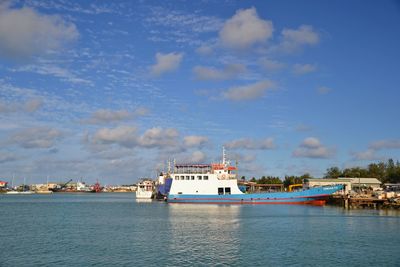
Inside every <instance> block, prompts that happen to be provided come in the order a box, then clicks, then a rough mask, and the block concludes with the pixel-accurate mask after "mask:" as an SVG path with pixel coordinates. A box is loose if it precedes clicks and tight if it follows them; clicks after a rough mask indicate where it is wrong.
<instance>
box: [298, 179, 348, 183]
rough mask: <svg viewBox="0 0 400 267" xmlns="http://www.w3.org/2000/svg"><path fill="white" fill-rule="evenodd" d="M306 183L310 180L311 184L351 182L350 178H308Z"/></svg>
mask: <svg viewBox="0 0 400 267" xmlns="http://www.w3.org/2000/svg"><path fill="white" fill-rule="evenodd" d="M305 180H306V181H307V180H308V181H309V182H327V183H329V182H331V183H340V182H348V183H350V182H351V179H350V178H341V179H335V178H328V179H325V178H306V179H305Z"/></svg>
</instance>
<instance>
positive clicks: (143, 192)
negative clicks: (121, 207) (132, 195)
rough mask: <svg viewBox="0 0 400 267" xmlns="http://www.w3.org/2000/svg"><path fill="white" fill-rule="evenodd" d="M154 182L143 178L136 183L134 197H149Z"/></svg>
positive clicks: (151, 193) (152, 190)
mask: <svg viewBox="0 0 400 267" xmlns="http://www.w3.org/2000/svg"><path fill="white" fill-rule="evenodd" d="M154 188H155V187H154V182H153V181H152V180H150V179H143V180H142V181H140V182H139V183H138V184H137V190H136V198H137V199H151V198H152V197H153V193H154Z"/></svg>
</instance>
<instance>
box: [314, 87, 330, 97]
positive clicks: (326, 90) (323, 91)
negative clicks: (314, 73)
mask: <svg viewBox="0 0 400 267" xmlns="http://www.w3.org/2000/svg"><path fill="white" fill-rule="evenodd" d="M330 91H332V89H331V88H329V87H326V86H321V87H318V88H317V92H318V94H320V95H326V94H328V93H329V92H330Z"/></svg>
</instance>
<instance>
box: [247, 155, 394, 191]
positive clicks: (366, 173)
mask: <svg viewBox="0 0 400 267" xmlns="http://www.w3.org/2000/svg"><path fill="white" fill-rule="evenodd" d="M339 177H352V178H359V177H360V178H377V179H378V180H379V181H381V182H382V183H400V162H399V161H396V163H395V162H394V160H393V159H389V160H388V161H387V162H383V161H382V162H379V163H371V164H369V165H368V166H367V167H351V168H344V169H340V168H339V167H330V168H328V169H327V170H326V173H325V175H324V177H323V178H324V179H328V178H339ZM307 178H314V177H312V176H311V175H310V174H309V173H305V174H303V175H301V176H295V175H286V176H285V178H284V179H283V180H281V178H279V177H276V176H262V177H261V178H258V179H257V178H255V177H252V178H251V179H250V180H249V181H250V182H255V183H257V184H283V185H284V186H285V187H288V186H289V185H291V184H301V183H303V180H304V179H307ZM241 179H242V180H246V177H244V176H242V178H241Z"/></svg>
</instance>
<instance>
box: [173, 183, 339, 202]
mask: <svg viewBox="0 0 400 267" xmlns="http://www.w3.org/2000/svg"><path fill="white" fill-rule="evenodd" d="M342 189H343V186H342V185H335V186H325V187H317V188H312V189H308V190H304V191H299V192H277V193H260V194H233V195H185V194H177V195H173V194H170V195H169V196H168V200H167V201H168V202H169V203H196V204H296V205H298V204H308V205H324V204H325V200H326V199H327V198H328V197H329V196H330V195H331V194H333V193H335V192H337V191H339V190H342Z"/></svg>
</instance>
